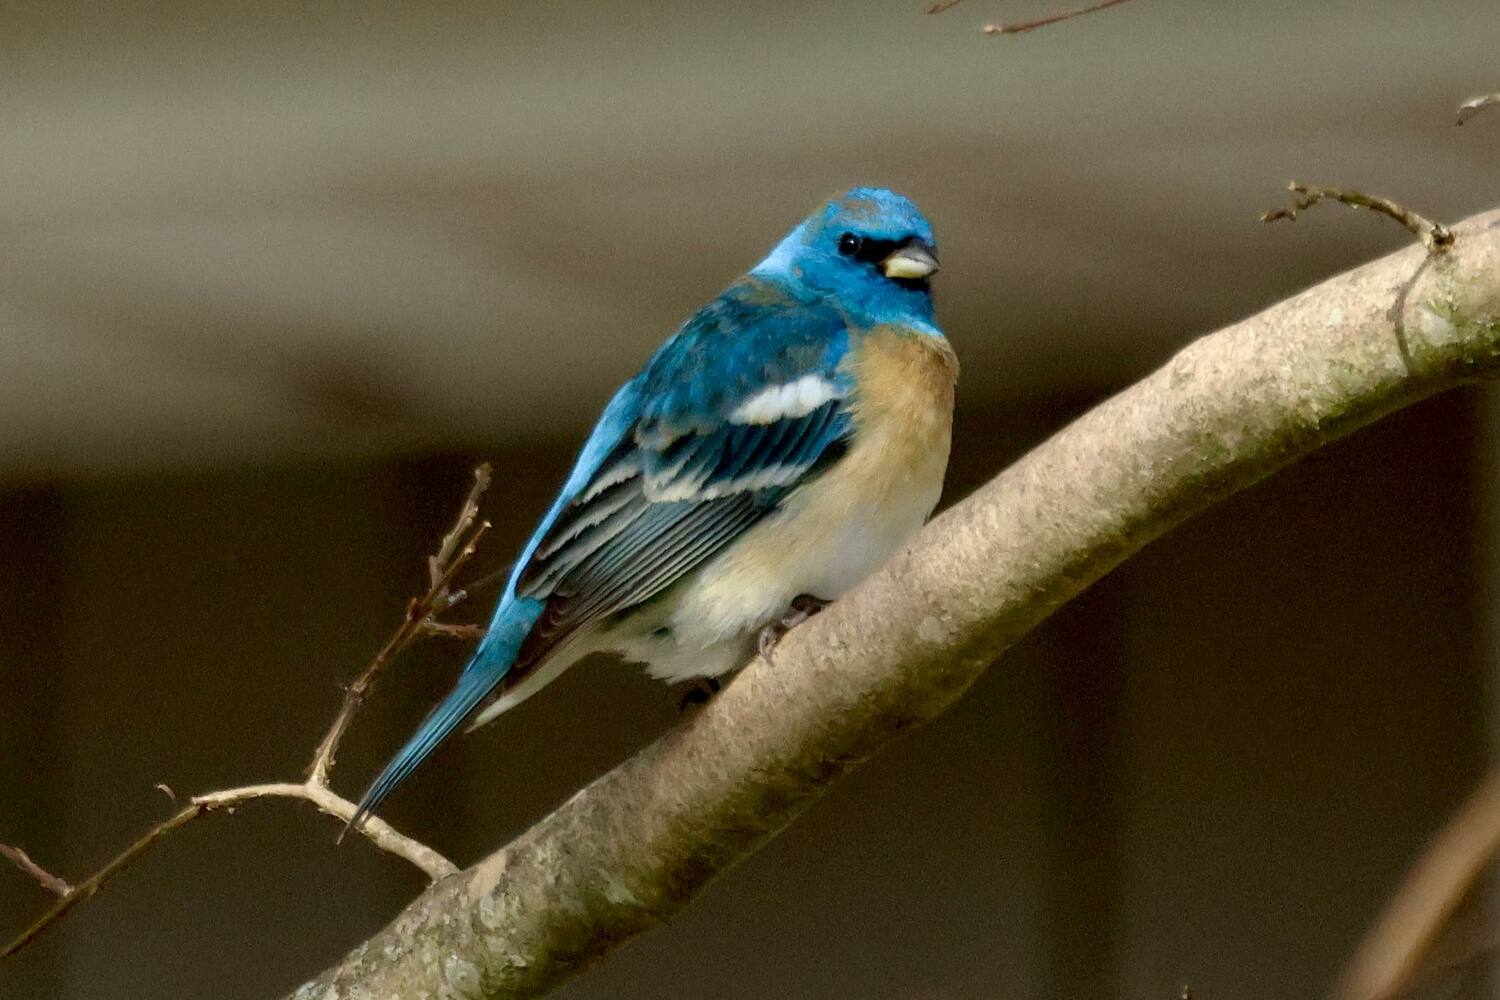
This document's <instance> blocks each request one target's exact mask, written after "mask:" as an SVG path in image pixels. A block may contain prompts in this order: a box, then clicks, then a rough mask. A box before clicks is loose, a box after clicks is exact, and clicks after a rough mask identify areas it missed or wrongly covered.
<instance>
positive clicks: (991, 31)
mask: <svg viewBox="0 0 1500 1000" xmlns="http://www.w3.org/2000/svg"><path fill="white" fill-rule="evenodd" d="M957 2H958V0H952V3H949V4H948V6H949V7H951V6H953V4H954V3H957ZM1124 2H1125V0H1103V2H1102V3H1096V4H1090V5H1089V6H1087V7H1079V8H1077V9H1076V10H1065V11H1063V12H1062V13H1059V14H1049V15H1048V16H1046V17H1039V18H1037V19H1036V20H1034V21H1009V22H1003V23H1000V24H995V23H990V24H986V25H985V26H984V33H985V34H986V35H1019V34H1021V33H1022V32H1024V31H1035V30H1036V29H1037V28H1045V27H1047V25H1049V24H1058V23H1059V22H1062V21H1071V20H1073V18H1075V17H1082V16H1083V15H1085V14H1094V13H1097V12H1098V11H1101V10H1107V9H1109V8H1110V7H1113V6H1115V5H1117V4H1122V3H1124ZM934 6H937V5H934ZM944 9H946V8H944ZM928 13H929V14H932V13H936V11H933V10H929V11H928Z"/></svg>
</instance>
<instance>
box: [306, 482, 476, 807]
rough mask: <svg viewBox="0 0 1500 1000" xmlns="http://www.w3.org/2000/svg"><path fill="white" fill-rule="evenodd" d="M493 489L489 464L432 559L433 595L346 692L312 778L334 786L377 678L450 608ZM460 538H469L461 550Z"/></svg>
mask: <svg viewBox="0 0 1500 1000" xmlns="http://www.w3.org/2000/svg"><path fill="white" fill-rule="evenodd" d="M489 486H490V467H489V464H488V463H486V464H484V465H481V466H479V467H478V468H477V469H475V470H474V485H473V486H472V487H471V488H470V490H469V495H468V496H467V497H465V498H464V503H463V507H462V508H460V510H459V512H458V518H457V520H455V521H454V523H453V528H452V529H451V530H450V531H449V532H448V533H447V534H446V535H444V536H443V539H442V541H441V542H439V543H438V551H437V554H436V555H434V556H432V557H430V558H429V559H428V560H427V576H428V581H429V585H428V588H427V593H426V594H424V595H422V596H421V597H419V598H415V599H413V600H412V601H411V603H410V604H408V605H407V608H406V618H405V619H404V620H403V621H402V622H401V624H400V626H398V627H397V629H396V631H395V632H394V633H393V634H392V635H391V637H390V638H389V639H387V640H386V644H385V645H384V646H383V647H382V648H381V650H380V652H378V653H376V654H375V658H374V659H373V660H371V661H370V665H369V666H368V667H366V668H365V671H364V673H362V674H360V675H359V677H358V679H356V680H355V682H354V683H353V684H351V685H349V689H348V690H347V691H345V692H344V703H343V705H341V706H340V707H339V713H338V715H336V716H335V717H334V720H333V724H332V725H331V726H329V727H328V732H327V733H325V734H324V735H323V740H322V742H320V743H319V744H318V749H317V750H315V751H314V752H313V759H312V764H311V765H309V767H308V770H307V776H308V778H309V779H310V780H312V781H315V782H317V783H318V784H322V785H326V784H328V774H329V772H330V771H332V770H333V762H334V758H335V757H336V756H337V754H338V749H339V742H340V741H341V740H342V739H343V738H344V731H345V730H346V729H348V728H349V723H350V722H352V721H353V719H354V714H355V713H356V712H358V711H359V707H360V706H361V705H363V704H364V701H365V696H366V695H368V694H369V692H370V687H371V685H373V684H374V683H375V678H376V677H378V676H379V675H380V674H381V672H382V671H384V670H385V668H386V666H388V665H389V664H390V662H391V661H392V660H394V659H395V658H396V657H397V656H399V655H400V654H401V653H402V652H403V651H404V650H405V649H406V647H407V646H409V645H411V642H412V640H413V639H415V638H416V637H417V636H418V635H419V634H420V633H421V632H422V629H423V625H424V623H426V622H428V621H429V620H430V619H431V618H432V617H433V616H434V615H436V614H439V613H441V612H443V611H445V610H447V608H448V607H449V600H448V589H449V585H450V584H451V583H452V581H453V577H454V574H456V573H457V572H458V571H459V570H460V569H461V568H463V565H464V563H466V562H468V561H469V557H470V556H472V555H473V554H474V548H475V546H477V545H478V544H479V539H480V538H482V537H484V533H485V532H486V531H488V530H489V527H490V526H489V522H487V521H481V522H480V523H479V524H477V525H476V524H475V523H474V522H475V519H476V518H477V517H478V515H479V500H480V498H481V497H483V496H484V493H485V491H486V490H487V489H489ZM460 539H464V541H463V543H462V546H461V547H460Z"/></svg>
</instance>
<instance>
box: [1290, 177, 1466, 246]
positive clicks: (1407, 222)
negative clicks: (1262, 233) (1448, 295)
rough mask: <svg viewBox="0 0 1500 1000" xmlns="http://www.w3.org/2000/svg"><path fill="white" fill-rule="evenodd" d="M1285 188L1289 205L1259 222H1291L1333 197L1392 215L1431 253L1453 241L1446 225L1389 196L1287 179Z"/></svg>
mask: <svg viewBox="0 0 1500 1000" xmlns="http://www.w3.org/2000/svg"><path fill="white" fill-rule="evenodd" d="M1287 190H1288V191H1291V192H1292V193H1294V194H1296V195H1297V200H1296V201H1294V202H1293V203H1292V204H1291V205H1289V206H1286V207H1283V208H1273V209H1271V210H1270V211H1269V212H1262V213H1261V216H1260V221H1261V222H1275V221H1276V220H1278V219H1286V220H1287V221H1289V222H1295V221H1296V219H1297V213H1298V212H1301V211H1303V210H1304V209H1308V208H1311V207H1312V206H1314V205H1316V204H1318V202H1320V201H1336V202H1339V203H1341V204H1344V205H1348V206H1349V207H1350V208H1364V209H1368V210H1370V211H1372V212H1376V213H1379V214H1380V215H1384V216H1387V217H1389V218H1392V219H1395V220H1396V221H1397V222H1399V223H1401V224H1402V225H1403V226H1405V227H1406V228H1407V230H1408V231H1410V232H1411V234H1412V235H1413V236H1415V237H1416V238H1417V239H1419V240H1421V241H1422V244H1423V245H1424V246H1426V247H1427V249H1428V250H1429V251H1430V252H1432V253H1439V252H1441V251H1443V250H1446V249H1447V248H1448V247H1450V246H1452V245H1453V231H1452V230H1451V229H1449V228H1448V227H1447V226H1445V225H1443V224H1442V223H1440V222H1433V221H1432V220H1431V219H1428V218H1427V217H1425V216H1421V215H1418V214H1417V213H1416V212H1413V211H1412V210H1411V209H1409V208H1403V207H1402V206H1400V205H1398V204H1396V203H1395V202H1394V201H1391V200H1390V199H1389V198H1379V197H1376V196H1374V195H1368V194H1363V193H1361V192H1359V191H1350V190H1347V189H1345V188H1334V187H1319V186H1315V185H1311V184H1299V183H1298V182H1297V181H1292V182H1291V183H1289V184H1288V185H1287Z"/></svg>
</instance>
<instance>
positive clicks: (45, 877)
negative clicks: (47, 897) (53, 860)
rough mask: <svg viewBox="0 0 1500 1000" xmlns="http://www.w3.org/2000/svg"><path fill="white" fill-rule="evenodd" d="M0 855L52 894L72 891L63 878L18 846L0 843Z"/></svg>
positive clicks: (61, 894)
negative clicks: (32, 858)
mask: <svg viewBox="0 0 1500 1000" xmlns="http://www.w3.org/2000/svg"><path fill="white" fill-rule="evenodd" d="M0 857H3V858H7V859H9V860H10V863H11V864H13V865H15V866H16V867H17V868H19V869H21V871H23V872H25V873H26V874H27V875H30V876H31V877H32V878H34V879H36V881H37V884H38V885H40V886H41V887H42V888H43V889H46V890H47V891H48V892H50V893H52V894H53V895H54V896H66V895H67V894H68V893H70V892H72V891H73V887H72V886H71V885H69V884H68V883H67V882H66V881H64V880H63V879H60V878H58V877H57V876H56V875H54V874H52V873H51V872H49V871H48V870H47V869H45V868H43V867H42V866H41V865H39V864H37V863H36V862H35V861H33V860H31V855H29V854H27V853H26V852H25V851H23V850H21V849H20V848H19V847H11V846H10V845H9V844H0Z"/></svg>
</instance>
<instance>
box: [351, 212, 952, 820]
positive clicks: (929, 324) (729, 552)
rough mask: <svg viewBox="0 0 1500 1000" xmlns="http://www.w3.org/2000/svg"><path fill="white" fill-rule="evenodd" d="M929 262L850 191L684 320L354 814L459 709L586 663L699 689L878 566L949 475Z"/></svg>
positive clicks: (942, 353)
mask: <svg viewBox="0 0 1500 1000" xmlns="http://www.w3.org/2000/svg"><path fill="white" fill-rule="evenodd" d="M937 269H938V262H937V256H936V250H935V247H934V241H933V235H932V227H931V225H929V224H928V222H927V220H926V219H925V218H923V217H922V214H921V213H920V212H918V211H917V207H916V206H915V205H913V204H912V203H911V202H910V201H909V200H907V199H906V198H903V197H902V196H900V195H898V194H894V193H892V192H890V191H886V190H883V189H880V188H856V189H855V190H853V191H850V192H848V193H847V194H844V195H842V196H841V197H838V198H835V199H833V200H832V201H830V202H828V203H827V204H826V205H824V206H823V207H822V208H820V209H818V210H817V211H816V212H814V213H813V214H812V215H810V216H809V217H808V218H807V219H806V220H805V221H803V223H802V224H801V225H799V226H797V228H796V229H793V230H792V232H791V233H790V234H789V235H788V236H787V237H786V238H785V239H784V240H782V241H781V243H779V244H778V245H777V246H776V248H775V249H774V250H772V251H771V254H770V256H768V257H767V258H766V259H765V260H763V261H761V262H760V263H759V264H758V265H756V266H755V268H754V269H753V270H751V271H750V273H749V274H747V275H745V276H744V277H742V278H740V279H739V280H738V281H736V282H734V283H733V284H732V285H730V286H729V287H728V288H727V289H726V290H725V291H724V293H723V294H721V295H720V296H719V297H718V298H717V299H715V300H714V301H713V302H711V303H709V304H708V305H707V306H705V307H704V308H703V309H702V310H700V311H699V312H698V313H697V314H696V315H695V316H693V317H692V318H691V319H689V320H688V321H687V322H686V323H685V324H684V325H683V326H682V328H681V329H679V330H678V331H677V333H676V334H675V335H674V336H673V337H672V338H671V339H669V340H668V341H667V342H666V343H665V344H663V345H662V347H661V349H660V350H658V351H657V352H656V354H655V355H654V356H653V357H652V358H651V360H650V361H648V362H647V363H646V366H645V368H644V369H643V370H642V371H641V372H640V374H638V375H636V377H635V378H633V379H631V380H630V381H629V382H627V383H625V385H624V386H623V387H622V388H621V389H620V390H619V392H617V393H616V394H615V397H614V399H612V400H611V401H610V403H609V405H608V406H607V407H605V410H604V414H603V416H602V417H600V419H599V423H598V425H597V426H596V427H595V428H594V431H593V433H592V434H591V435H590V436H589V439H588V441H587V443H586V444H585V445H584V447H583V451H582V453H581V454H580V455H579V457H578V461H577V463H576V465H575V466H574V467H573V472H572V474H571V475H570V476H569V477H568V481H567V483H566V484H565V485H564V486H563V488H562V492H561V493H560V494H559V495H558V497H557V500H556V501H555V502H554V503H553V505H552V509H551V510H549V511H548V512H547V515H546V516H545V517H544V518H542V521H541V523H540V524H539V525H538V526H537V529H536V532H535V533H534V534H533V535H532V537H531V540H530V542H528V543H527V545H526V548H525V549H524V551H523V552H522V554H521V558H520V559H519V560H518V561H517V563H516V568H515V569H514V571H513V572H512V573H511V576H510V580H509V582H508V583H507V585H506V589H505V593H504V596H503V597H502V598H501V599H500V604H499V607H498V608H496V610H495V614H494V618H493V620H492V621H491V623H490V626H489V630H488V632H487V634H486V635H485V638H484V639H483V641H482V642H481V643H480V645H479V647H478V649H477V650H476V651H475V653H474V656H473V659H472V660H470V662H469V664H468V666H467V667H465V668H464V671H463V673H462V675H461V676H460V677H459V679H458V682H457V684H456V685H455V687H454V689H453V691H452V692H450V693H449V694H448V696H447V697H446V698H445V699H444V700H443V701H442V702H441V703H440V704H439V705H438V706H437V708H436V709H434V710H433V712H432V714H431V715H429V716H428V717H427V720H426V721H425V722H423V723H422V725H421V727H420V728H419V729H418V730H417V732H416V734H415V735H414V736H412V738H411V740H410V741H409V742H408V743H407V744H406V745H405V746H404V747H402V748H401V751H400V752H399V753H398V754H396V756H395V758H394V759H393V760H392V761H391V762H390V764H388V765H387V766H386V768H385V770H384V771H382V772H381V774H380V776H379V777H378V778H376V779H375V781H374V783H373V784H371V786H370V788H369V790H368V791H367V792H366V793H365V795H364V798H363V800H362V801H361V802H360V806H359V814H358V815H357V816H356V817H355V819H354V821H353V822H354V823H358V821H359V819H360V818H362V817H363V816H364V814H365V813H367V812H369V811H371V810H373V809H375V808H377V807H378V806H379V805H380V803H381V801H382V800H384V799H385V797H386V796H387V795H389V794H390V792H391V791H392V789H394V788H395V787H396V786H397V785H398V784H400V782H401V781H402V780H404V779H405V778H406V777H407V776H408V775H409V774H411V772H412V771H413V770H414V769H415V768H416V767H417V765H419V764H420V763H422V761H423V760H424V759H425V758H426V757H427V755H428V754H430V753H432V751H433V749H434V748H435V747H436V746H437V745H438V744H439V743H441V742H442V741H443V739H444V738H445V737H447V736H448V735H449V734H450V733H452V732H453V730H454V729H455V728H457V726H458V725H459V724H460V723H461V722H463V721H464V720H465V719H466V718H468V717H470V716H471V715H472V716H474V719H473V723H472V725H471V728H473V727H476V726H480V725H483V724H484V723H486V722H489V721H490V720H492V719H494V718H495V717H496V716H498V715H499V714H500V713H502V712H505V711H506V710H508V709H510V708H513V707H515V706H516V705H517V704H519V703H520V702H522V701H524V700H525V699H526V698H528V697H530V696H531V695H533V694H535V693H536V692H537V691H538V690H540V689H541V688H542V687H543V686H544V685H545V684H547V683H548V682H549V681H551V680H552V679H554V678H555V677H557V676H558V675H559V674H561V673H562V672H563V671H564V670H566V669H567V668H568V667H569V666H571V665H572V664H574V663H576V662H578V661H579V660H580V659H582V658H583V657H585V656H588V655H589V654H591V653H596V652H613V653H616V654H618V655H620V656H622V657H623V658H625V659H626V660H629V661H635V662H639V663H642V664H645V666H646V669H647V670H648V671H649V672H650V673H651V675H652V676H654V677H658V678H660V679H662V680H664V681H677V680H683V679H687V678H693V677H709V678H714V677H718V676H719V675H721V674H724V673H726V672H728V671H730V670H733V669H734V668H735V667H738V666H740V665H741V664H743V663H745V662H746V661H747V660H748V659H749V658H750V657H751V655H752V654H753V653H754V651H755V649H756V641H757V637H758V636H760V635H762V634H763V633H762V630H763V629H765V628H766V627H767V626H774V625H775V624H776V623H779V622H783V621H790V620H793V619H784V616H785V615H787V614H788V609H791V608H797V609H802V610H803V611H804V612H805V610H806V609H807V608H808V607H809V606H810V604H821V603H823V602H826V601H828V600H831V599H833V598H836V597H838V596H839V595H841V594H843V593H844V592H845V591H846V590H848V589H849V588H850V587H852V586H853V585H854V584H855V583H857V582H859V580H860V579H861V578H863V577H864V576H865V575H866V574H868V573H870V572H871V571H872V570H874V569H875V568H876V567H878V566H879V565H880V564H881V563H882V562H884V561H885V560H886V559H887V558H888V557H889V556H891V555H892V554H893V553H894V552H895V550H896V548H897V547H898V546H900V545H901V543H902V542H903V541H905V540H906V539H907V538H908V537H909V536H910V535H911V534H912V533H914V532H915V531H916V530H917V529H918V528H919V527H921V525H922V523H923V522H924V521H925V520H926V519H927V516H928V515H929V514H930V513H931V512H932V509H933V507H934V506H935V505H936V503H937V500H938V494H939V493H940V492H941V490H942V484H943V474H944V471H945V470H946V468H947V464H948V446H949V439H950V434H951V428H952V416H953V386H954V381H955V378H956V376H957V373H958V363H957V361H956V359H955V358H954V355H953V351H952V349H951V348H949V346H948V342H947V340H945V339H944V337H943V335H942V333H941V332H940V331H939V330H938V328H937V327H936V326H935V325H934V324H933V309H932V292H931V285H930V279H931V277H932V275H933V273H934V272H936V271H937ZM486 701H488V704H487V705H486V706H485V707H484V708H482V709H480V705H481V704H482V703H484V702H486ZM476 709H478V711H477V713H476Z"/></svg>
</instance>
